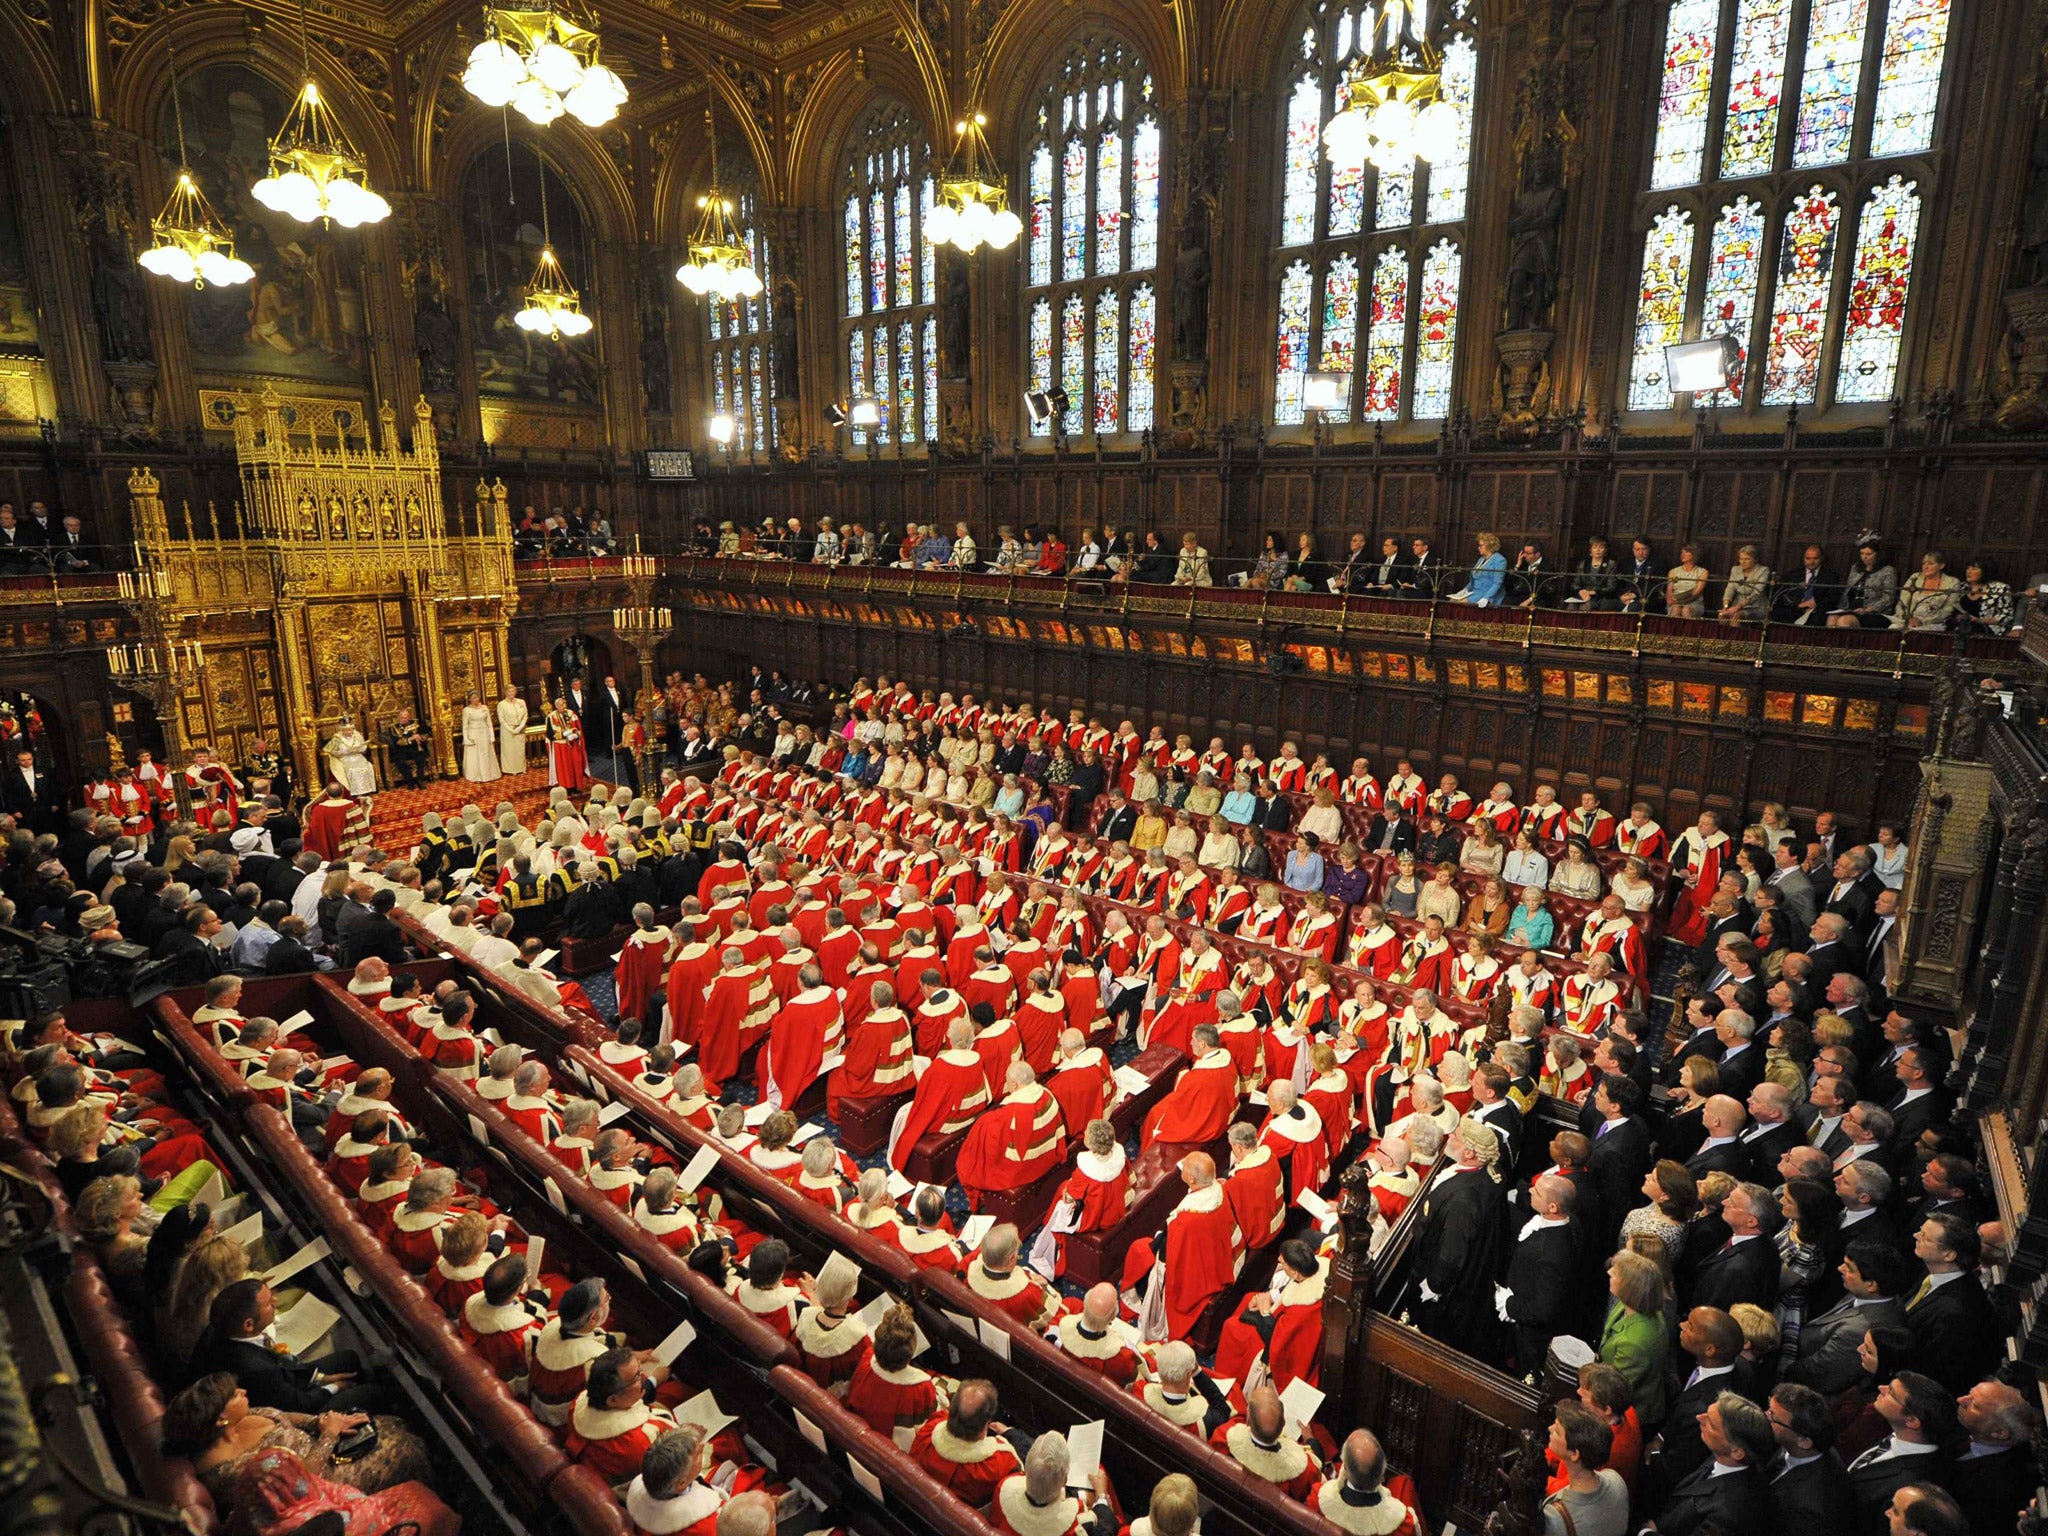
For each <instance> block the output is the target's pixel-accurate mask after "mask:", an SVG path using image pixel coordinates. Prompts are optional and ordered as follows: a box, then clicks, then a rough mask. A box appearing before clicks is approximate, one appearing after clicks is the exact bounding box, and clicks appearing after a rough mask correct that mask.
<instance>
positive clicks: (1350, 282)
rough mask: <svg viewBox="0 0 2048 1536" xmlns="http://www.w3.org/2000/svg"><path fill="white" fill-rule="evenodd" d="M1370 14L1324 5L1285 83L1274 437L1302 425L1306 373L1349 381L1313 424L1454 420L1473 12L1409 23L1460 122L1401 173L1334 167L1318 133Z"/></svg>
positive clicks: (1333, 107)
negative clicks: (1418, 29)
mask: <svg viewBox="0 0 2048 1536" xmlns="http://www.w3.org/2000/svg"><path fill="white" fill-rule="evenodd" d="M1395 9H1396V13H1397V14H1398V6H1397V7H1395ZM1379 14H1380V8H1379V7H1377V6H1374V5H1371V4H1362V3H1354V0H1344V3H1339V0H1322V3H1320V4H1318V5H1316V6H1314V7H1313V8H1312V9H1311V11H1310V14H1309V19H1308V21H1307V23H1306V25H1304V27H1303V28H1302V33H1301V41H1300V44H1299V46H1298V47H1297V48H1295V49H1294V50H1293V52H1292V55H1291V58H1290V61H1289V63H1288V65H1287V72H1286V74H1285V75H1284V76H1283V77H1282V80H1281V84H1280V139H1281V144H1280V166H1279V171H1280V232H1279V239H1278V242H1277V246H1278V248H1277V249H1276V251H1275V252H1274V268H1275V270H1276V271H1277V273H1278V274H1279V276H1278V284H1279V296H1280V303H1279V319H1278V324H1277V335H1276V338H1275V348H1274V365H1273V375H1274V377H1273V422H1274V424H1275V425H1276V426H1294V425H1299V424H1300V423H1302V422H1303V421H1304V420H1306V417H1307V407H1306V406H1305V405H1304V403H1303V398H1302V396H1303V385H1304V381H1305V380H1306V378H1307V376H1308V375H1309V374H1311V373H1339V374H1343V375H1345V376H1346V378H1348V380H1349V381H1350V389H1349V394H1348V398H1346V399H1344V400H1342V401H1340V402H1339V404H1338V405H1337V406H1335V407H1334V408H1333V409H1330V410H1327V411H1324V412H1323V415H1324V417H1325V418H1326V419H1327V420H1329V421H1332V422H1340V421H1400V420H1404V419H1405V420H1409V421H1435V420H1441V419H1442V418H1444V417H1447V416H1449V415H1450V414H1451V398H1452V397H1451V370H1452V363H1453V360H1454V358H1455V357H1456V354H1457V344H1458V304H1459V298H1460V295H1461V293H1462V291H1463V275H1464V263H1465V257H1464V247H1465V203H1466V190H1467V186H1468V184H1469V182H1470V179H1471V170H1472V101H1473V94H1474V86H1475V85H1476V83H1477V80H1478V67H1479V49H1478V44H1477V42H1476V41H1475V36H1474V27H1473V21H1472V4H1471V0H1454V3H1452V4H1450V5H1447V6H1444V7H1441V8H1439V9H1438V10H1437V11H1435V12H1434V13H1433V14H1430V13H1424V12H1421V11H1420V10H1419V9H1418V11H1417V13H1416V14H1417V15H1418V16H1422V17H1424V25H1425V26H1426V28H1427V33H1428V39H1429V43H1430V46H1431V48H1432V49H1433V50H1434V51H1435V52H1436V54H1437V56H1438V59H1439V62H1440V67H1441V71H1442V94H1443V97H1444V99H1445V100H1447V101H1449V102H1451V103H1452V104H1453V105H1455V106H1456V107H1457V108H1458V109H1459V122H1460V124H1461V129H1460V132H1459V133H1458V135H1457V139H1456V142H1455V144H1454V145H1453V146H1452V152H1451V153H1449V154H1447V155H1443V156H1442V157H1441V158H1440V159H1439V160H1438V161H1436V162H1434V163H1432V162H1429V161H1424V160H1416V161H1414V162H1413V163H1412V165H1411V166H1410V167H1407V168H1403V169H1400V170H1397V171H1383V170H1381V169H1379V168H1378V167H1376V166H1375V165H1374V164H1373V163H1372V162H1371V161H1369V160H1367V161H1363V162H1361V163H1360V164H1358V165H1355V166H1337V165H1332V164H1331V163H1330V159H1329V156H1328V155H1327V154H1326V153H1325V152H1324V148H1323V129H1324V127H1325V125H1327V124H1328V123H1329V121H1330V119H1331V117H1332V116H1333V115H1334V114H1335V113H1336V112H1338V111H1340V110H1341V109H1342V107H1343V105H1344V102H1343V101H1342V100H1340V99H1339V98H1340V94H1341V92H1342V91H1343V88H1344V86H1345V85H1346V84H1347V83H1348V82H1349V80H1350V78H1351V76H1352V74H1353V72H1354V71H1355V70H1357V69H1359V68H1360V67H1361V66H1362V65H1363V63H1364V61H1365V59H1366V58H1367V56H1368V55H1369V54H1370V53H1371V50H1372V39H1373V35H1374V33H1373V29H1374V24H1375V18H1376V17H1378V16H1379Z"/></svg>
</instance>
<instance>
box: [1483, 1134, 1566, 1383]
mask: <svg viewBox="0 0 2048 1536" xmlns="http://www.w3.org/2000/svg"><path fill="white" fill-rule="evenodd" d="M1577 1198H1578V1191H1577V1190H1576V1189H1575V1188H1574V1187H1573V1185H1572V1181H1571V1180H1570V1179H1568V1178H1565V1177H1564V1176H1563V1175H1562V1174H1556V1173H1547V1174H1543V1175H1542V1176H1540V1177H1539V1178H1538V1179H1537V1180H1536V1182H1535V1183H1534V1184H1533V1185H1532V1186H1530V1190H1529V1201H1530V1204H1531V1205H1532V1206H1533V1207H1534V1214H1533V1215H1531V1216H1530V1217H1529V1219H1528V1220H1527V1221H1525V1222H1523V1223H1522V1226H1521V1229H1520V1230H1519V1231H1518V1232H1516V1234H1515V1238H1514V1241H1513V1242H1512V1243H1511V1244H1510V1245H1509V1251H1508V1273H1507V1280H1506V1282H1505V1283H1504V1284H1503V1285H1502V1286H1501V1287H1500V1288H1499V1290H1498V1292H1497V1294H1496V1298H1495V1299H1496V1300H1497V1302H1498V1304H1499V1307H1500V1315H1501V1318H1502V1320H1503V1321H1505V1322H1507V1323H1508V1324H1509V1325H1511V1326H1512V1327H1513V1329H1514V1331H1515V1364H1516V1368H1517V1369H1519V1370H1522V1371H1537V1370H1541V1369H1542V1368H1543V1367H1542V1365H1541V1363H1540V1362H1542V1361H1546V1360H1548V1359H1549V1358H1550V1341H1551V1340H1552V1339H1553V1338H1555V1337H1556V1336H1557V1335H1558V1334H1560V1333H1562V1332H1564V1331H1565V1330H1566V1329H1567V1328H1569V1327H1570V1326H1571V1321H1572V1312H1573V1309H1574V1307H1575V1306H1576V1304H1577V1301H1578V1295H1577V1291H1576V1289H1575V1282H1576V1281H1577V1280H1578V1278H1579V1269H1580V1251H1579V1250H1580V1243H1581V1239H1582V1237H1583V1234H1582V1233H1581V1232H1580V1230H1579V1225H1578V1223H1577V1222H1576V1221H1575V1220H1574V1219H1573V1217H1572V1207H1573V1204H1574V1203H1575V1202H1576V1200H1577Z"/></svg>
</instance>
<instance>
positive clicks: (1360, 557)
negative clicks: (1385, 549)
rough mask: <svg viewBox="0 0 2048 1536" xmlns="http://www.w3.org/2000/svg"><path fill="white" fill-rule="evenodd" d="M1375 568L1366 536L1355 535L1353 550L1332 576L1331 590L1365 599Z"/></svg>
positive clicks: (1353, 536)
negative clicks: (1367, 585) (1367, 546)
mask: <svg viewBox="0 0 2048 1536" xmlns="http://www.w3.org/2000/svg"><path fill="white" fill-rule="evenodd" d="M1374 567H1375V562H1374V560H1373V558H1372V551H1371V550H1369V549H1367V548H1366V539H1365V535H1364V534H1362V533H1354V534H1353V535H1351V550H1350V552H1349V553H1348V554H1346V555H1345V557H1344V563H1343V564H1342V565H1340V566H1338V567H1337V569H1336V570H1335V571H1334V572H1332V573H1331V575H1330V590H1331V591H1332V592H1338V593H1343V592H1349V593H1351V594H1352V595H1353V596H1354V597H1363V596H1364V595H1365V589H1366V584H1367V583H1368V582H1370V581H1371V580H1372V577H1373V570H1374Z"/></svg>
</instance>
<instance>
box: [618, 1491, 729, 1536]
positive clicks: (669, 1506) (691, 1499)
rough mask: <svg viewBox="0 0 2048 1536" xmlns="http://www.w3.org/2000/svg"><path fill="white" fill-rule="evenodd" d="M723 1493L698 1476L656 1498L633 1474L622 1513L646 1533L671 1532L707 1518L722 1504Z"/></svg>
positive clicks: (663, 1534) (664, 1534)
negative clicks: (664, 1495) (671, 1492)
mask: <svg viewBox="0 0 2048 1536" xmlns="http://www.w3.org/2000/svg"><path fill="white" fill-rule="evenodd" d="M725 1499H726V1496H725V1495H724V1494H722V1493H720V1492H719V1491H718V1490H717V1489H716V1488H714V1487H712V1486H711V1485H710V1484H709V1483H707V1482H704V1481H703V1480H702V1479H699V1480H698V1481H696V1482H694V1483H692V1484H690V1486H689V1487H687V1488H685V1489H683V1490H682V1491H681V1492H680V1493H676V1494H673V1495H671V1496H670V1497H668V1498H666V1499H657V1498H656V1497H655V1496H654V1495H653V1494H651V1493H649V1492H648V1491H647V1485H646V1484H645V1483H643V1482H642V1481H641V1480H640V1479H639V1478H637V1477H636V1478H634V1479H633V1481H632V1484H631V1485H630V1486H629V1487H628V1488H627V1489H626V1513H627V1514H628V1515H630V1516H631V1517H632V1520H633V1524H634V1525H635V1526H636V1527H638V1528H639V1529H640V1530H643V1531H646V1532H647V1533H648V1536H673V1533H674V1532H677V1531H687V1530H688V1529H689V1528H690V1527H691V1526H693V1525H696V1524H697V1523H698V1522H699V1521H703V1520H709V1519H711V1518H712V1516H714V1515H716V1514H717V1513H718V1512H719V1511H720V1510H721V1509H723V1508H724V1507H725Z"/></svg>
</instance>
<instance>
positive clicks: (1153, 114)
mask: <svg viewBox="0 0 2048 1536" xmlns="http://www.w3.org/2000/svg"><path fill="white" fill-rule="evenodd" d="M1159 145H1160V126H1159V109H1158V106H1157V103H1156V101H1155V99H1154V87H1153V83H1152V75H1151V71H1150V70H1148V69H1147V68H1146V66H1145V61H1144V60H1143V59H1141V58H1139V57H1138V55H1137V54H1136V53H1135V52H1134V51H1132V50H1131V49H1129V48H1126V47H1125V46H1124V45H1123V44H1122V43H1120V42H1117V41H1115V40H1114V39H1104V40H1099V41H1090V42H1084V43H1078V44H1076V45H1075V46H1074V47H1073V48H1072V49H1070V50H1069V51H1068V53H1067V56H1066V58H1065V59H1064V60H1062V61H1061V63H1060V66H1059V68H1058V69H1056V70H1054V71H1053V74H1052V78H1051V79H1049V80H1048V81H1046V83H1045V87H1044V89H1043V90H1042V91H1041V92H1040V93H1039V97H1038V105H1037V107H1036V109H1035V116H1034V120H1033V123H1032V129H1031V135H1030V137H1029V139H1028V140H1027V141H1026V147H1025V151H1024V188H1025V202H1026V209H1025V226H1024V242H1023V243H1024V262H1025V267H1024V335H1025V352H1026V355H1025V379H1026V387H1027V388H1029V389H1042V390H1052V389H1054V388H1059V389H1062V390H1064V391H1065V392H1066V396H1067V409H1066V414H1065V416H1064V418H1063V422H1062V424H1063V426H1064V427H1065V429H1066V431H1067V432H1069V433H1070V434H1078V433H1081V432H1096V433H1100V434H1102V435H1104V436H1107V435H1109V434H1112V433H1117V432H1143V431H1145V430H1147V429H1148V428H1150V427H1151V425H1152V422H1153V416H1154V403H1155V400H1156V398H1157V388H1158V374H1159V348H1158V329H1159V279H1158V266H1159V210H1160V181H1159V172H1160V151H1159ZM1031 430H1032V433H1033V434H1034V435H1036V436H1041V437H1042V436H1050V435H1051V433H1052V420H1051V418H1050V417H1048V418H1047V419H1046V420H1044V421H1042V422H1036V423H1033V424H1032V427H1031Z"/></svg>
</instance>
